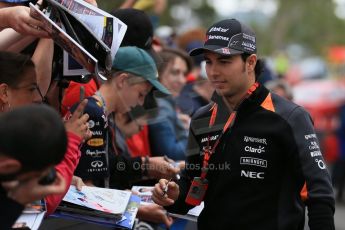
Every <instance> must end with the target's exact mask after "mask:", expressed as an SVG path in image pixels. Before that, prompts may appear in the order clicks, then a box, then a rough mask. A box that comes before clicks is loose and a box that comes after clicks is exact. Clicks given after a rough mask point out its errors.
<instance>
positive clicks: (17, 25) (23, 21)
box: [0, 6, 49, 38]
mask: <svg viewBox="0 0 345 230" xmlns="http://www.w3.org/2000/svg"><path fill="white" fill-rule="evenodd" d="M0 19H1V20H3V21H2V23H1V25H0V28H13V29H14V30H15V31H17V32H18V33H20V34H23V35H31V36H35V37H42V38H49V35H48V33H47V32H46V31H44V30H42V28H43V27H44V24H43V22H41V21H39V20H37V19H35V18H33V17H31V16H30V8H29V7H25V6H13V7H6V8H3V9H1V10H0Z"/></svg>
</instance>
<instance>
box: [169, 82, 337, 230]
mask: <svg viewBox="0 0 345 230" xmlns="http://www.w3.org/2000/svg"><path fill="white" fill-rule="evenodd" d="M215 101H216V102H217V104H218V105H219V106H218V107H219V108H218V112H217V117H216V120H215V125H214V126H212V127H211V128H209V121H210V117H211V113H212V106H213V103H211V104H209V105H208V106H205V107H203V108H201V109H200V110H199V111H198V112H197V113H196V114H195V115H194V116H193V119H192V123H191V128H190V135H189V143H188V147H187V155H188V158H187V165H186V170H185V172H184V175H183V176H182V179H181V180H180V181H179V182H178V183H179V186H180V196H179V198H178V200H177V201H176V202H175V204H174V205H172V206H170V207H167V209H168V210H169V211H171V212H179V213H186V212H187V210H188V209H190V208H191V207H192V206H189V205H187V204H186V203H185V198H186V195H187V192H188V190H189V187H190V184H191V181H192V179H193V178H194V177H199V176H200V174H201V172H200V168H201V166H202V160H203V149H208V148H210V146H213V144H214V143H215V140H216V139H217V138H218V137H219V135H220V133H221V131H222V129H223V127H224V124H225V122H226V121H227V119H228V117H229V111H228V109H226V106H225V104H224V103H223V101H222V99H221V98H220V97H219V96H217V95H215ZM209 162H210V167H209V171H208V174H207V176H206V178H207V180H208V182H209V186H208V189H207V192H206V195H205V198H204V202H205V208H204V210H203V211H202V213H201V214H200V216H199V218H198V228H199V229H235V230H238V229H241V230H245V229H253V230H254V229H255V230H260V229H262V230H271V229H272V230H273V229H279V230H302V229H304V228H303V226H304V216H305V205H307V206H308V213H309V226H310V229H311V230H315V229H320V230H321V229H322V230H328V229H334V219H333V214H334V196H333V190H332V186H331V180H330V176H329V173H328V170H327V168H326V165H325V162H324V160H323V157H322V154H321V151H320V148H319V142H318V139H317V137H316V135H315V131H314V129H313V124H312V120H311V118H310V116H309V114H308V113H307V112H306V111H305V110H304V109H303V108H301V107H300V106H298V105H296V104H294V103H292V102H289V101H287V100H285V99H283V98H281V97H279V96H277V95H275V94H271V93H269V91H268V90H267V89H266V88H265V87H263V86H259V88H258V89H257V90H256V91H255V92H254V93H253V94H252V95H251V96H250V97H249V98H248V99H247V100H245V101H244V102H243V103H242V104H241V106H240V107H239V109H238V113H237V117H236V120H235V123H234V125H233V126H232V128H231V129H230V130H229V131H227V132H226V133H225V134H224V135H223V136H222V137H221V141H220V144H219V145H218V146H217V148H216V149H215V152H214V154H213V155H212V156H211V158H210V161H209Z"/></svg>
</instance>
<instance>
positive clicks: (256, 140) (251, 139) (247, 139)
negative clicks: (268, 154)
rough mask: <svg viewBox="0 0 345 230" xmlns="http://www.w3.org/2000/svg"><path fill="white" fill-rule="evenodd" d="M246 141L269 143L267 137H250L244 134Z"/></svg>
mask: <svg viewBox="0 0 345 230" xmlns="http://www.w3.org/2000/svg"><path fill="white" fill-rule="evenodd" d="M244 142H252V143H259V144H264V145H267V141H266V138H257V137H248V136H244Z"/></svg>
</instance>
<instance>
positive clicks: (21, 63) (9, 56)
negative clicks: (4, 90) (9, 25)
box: [0, 51, 35, 87]
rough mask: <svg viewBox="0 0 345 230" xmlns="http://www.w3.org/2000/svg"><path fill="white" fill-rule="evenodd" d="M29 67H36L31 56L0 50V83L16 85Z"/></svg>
mask: <svg viewBox="0 0 345 230" xmlns="http://www.w3.org/2000/svg"><path fill="white" fill-rule="evenodd" d="M29 68H35V64H34V63H33V61H32V60H31V58H30V56H27V55H24V54H19V53H11V52H5V51H0V84H1V83H6V84H7V85H8V86H10V87H16V86H17V85H18V84H19V83H20V81H21V80H22V78H23V76H24V73H25V72H26V71H27V70H28V69H29Z"/></svg>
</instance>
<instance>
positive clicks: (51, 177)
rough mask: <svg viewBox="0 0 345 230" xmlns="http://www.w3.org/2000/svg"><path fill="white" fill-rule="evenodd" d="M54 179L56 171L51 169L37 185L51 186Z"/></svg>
mask: <svg viewBox="0 0 345 230" xmlns="http://www.w3.org/2000/svg"><path fill="white" fill-rule="evenodd" d="M55 179H56V171H55V168H52V169H50V170H49V172H48V174H47V175H46V176H44V177H42V178H41V179H40V180H39V181H38V183H39V184H40V185H49V184H52V183H53V182H54V181H55Z"/></svg>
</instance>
